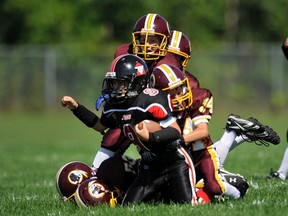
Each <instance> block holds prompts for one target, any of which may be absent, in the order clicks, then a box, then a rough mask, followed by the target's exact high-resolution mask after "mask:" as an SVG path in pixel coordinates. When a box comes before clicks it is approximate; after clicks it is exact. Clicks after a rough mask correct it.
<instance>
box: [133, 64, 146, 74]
mask: <svg viewBox="0 0 288 216" xmlns="http://www.w3.org/2000/svg"><path fill="white" fill-rule="evenodd" d="M135 69H136V75H137V76H141V75H145V74H146V71H145V68H144V66H143V65H142V64H141V63H140V62H138V61H136V64H135Z"/></svg>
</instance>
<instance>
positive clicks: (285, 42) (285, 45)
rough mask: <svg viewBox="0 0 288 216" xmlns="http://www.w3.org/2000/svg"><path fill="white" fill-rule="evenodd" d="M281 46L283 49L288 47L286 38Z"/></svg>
mask: <svg viewBox="0 0 288 216" xmlns="http://www.w3.org/2000/svg"><path fill="white" fill-rule="evenodd" d="M283 45H284V47H288V37H287V38H286V39H285V41H284V43H283Z"/></svg>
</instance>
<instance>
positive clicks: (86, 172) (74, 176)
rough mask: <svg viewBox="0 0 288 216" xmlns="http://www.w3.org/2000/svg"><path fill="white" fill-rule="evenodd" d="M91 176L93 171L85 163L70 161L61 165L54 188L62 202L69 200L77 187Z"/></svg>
mask: <svg viewBox="0 0 288 216" xmlns="http://www.w3.org/2000/svg"><path fill="white" fill-rule="evenodd" d="M92 176H93V170H92V169H91V168H90V167H89V166H88V165H86V164H85V163H82V162H79V161H72V162H69V163H67V164H65V165H63V166H62V167H61V168H60V169H59V170H58V172H57V174H56V188H57V191H58V193H59V194H60V197H61V198H62V200H64V201H67V200H70V199H71V198H72V197H73V196H74V194H75V191H76V189H77V187H78V185H79V184H81V183H82V182H83V181H85V180H86V179H89V178H91V177H92Z"/></svg>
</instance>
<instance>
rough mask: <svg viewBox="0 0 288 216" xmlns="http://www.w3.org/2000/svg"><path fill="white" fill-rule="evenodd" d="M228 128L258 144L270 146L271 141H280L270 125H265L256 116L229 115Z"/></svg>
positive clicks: (274, 142)
mask: <svg viewBox="0 0 288 216" xmlns="http://www.w3.org/2000/svg"><path fill="white" fill-rule="evenodd" d="M226 130H228V131H234V132H235V133H236V135H237V136H242V137H243V138H244V139H245V140H246V141H248V142H255V143H256V144H257V145H264V146H269V143H272V144H274V145H277V144H279V143H280V137H279V135H278V134H277V133H276V132H275V131H274V130H273V129H272V128H270V127H268V126H266V125H263V124H262V123H261V122H259V121H258V120H257V119H256V118H252V117H250V118H248V119H243V118H241V117H240V116H238V115H234V114H231V115H229V117H228V120H227V124H226Z"/></svg>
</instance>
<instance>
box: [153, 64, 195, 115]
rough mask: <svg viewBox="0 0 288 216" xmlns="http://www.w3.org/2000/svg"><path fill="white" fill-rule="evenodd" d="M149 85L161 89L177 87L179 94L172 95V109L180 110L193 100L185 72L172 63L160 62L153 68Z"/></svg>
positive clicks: (166, 89)
mask: <svg viewBox="0 0 288 216" xmlns="http://www.w3.org/2000/svg"><path fill="white" fill-rule="evenodd" d="M150 86H151V87H152V88H156V89H162V90H163V91H171V90H173V89H177V88H179V91H180V90H181V96H180V95H179V96H178V97H173V96H172V104H173V108H174V111H182V110H184V109H186V108H188V107H189V106H191V104H192V102H193V96H192V91H191V89H190V85H189V82H188V79H187V77H186V76H185V74H184V73H183V72H182V71H181V70H180V69H179V68H177V67H175V66H173V65H167V64H161V65H159V66H157V67H156V68H154V70H153V71H152V74H151V77H150Z"/></svg>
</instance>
